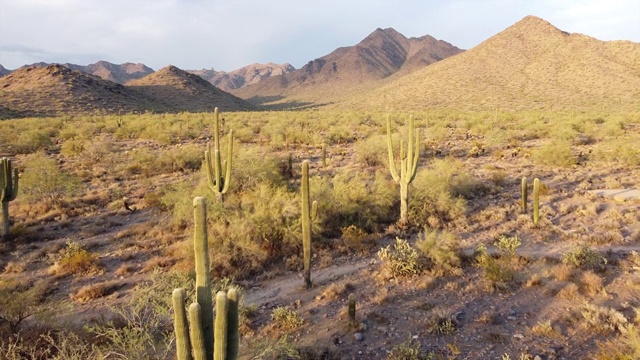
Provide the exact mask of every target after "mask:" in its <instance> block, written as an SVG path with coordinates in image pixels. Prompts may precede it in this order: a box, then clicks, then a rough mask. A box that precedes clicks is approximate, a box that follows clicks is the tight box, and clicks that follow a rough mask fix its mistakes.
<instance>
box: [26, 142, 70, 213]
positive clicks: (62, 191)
mask: <svg viewBox="0 0 640 360" xmlns="http://www.w3.org/2000/svg"><path fill="white" fill-rule="evenodd" d="M23 164H24V167H25V169H24V174H22V176H21V177H20V193H21V196H23V197H24V198H25V199H26V200H27V201H43V200H44V201H49V202H50V203H52V204H59V203H60V201H61V200H62V199H64V198H65V197H69V196H72V195H74V194H76V193H77V192H78V191H79V190H80V189H81V187H82V186H81V182H80V179H79V178H78V177H77V176H75V175H74V174H71V173H69V172H66V171H64V170H63V169H61V168H60V167H59V166H58V163H57V162H56V161H55V160H54V159H52V158H50V157H48V156H47V155H46V154H44V153H36V154H31V155H28V156H27V157H26V158H25V159H24V162H23Z"/></svg>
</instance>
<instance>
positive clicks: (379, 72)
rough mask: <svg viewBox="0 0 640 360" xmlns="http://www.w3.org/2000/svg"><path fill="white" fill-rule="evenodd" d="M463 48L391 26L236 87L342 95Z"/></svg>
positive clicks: (257, 93)
mask: <svg viewBox="0 0 640 360" xmlns="http://www.w3.org/2000/svg"><path fill="white" fill-rule="evenodd" d="M462 51H463V50H460V49H458V48H457V47H455V46H453V45H451V44H449V43H447V42H444V41H441V40H436V39H434V38H433V37H431V36H423V37H419V38H406V37H405V36H404V35H402V34H400V33H399V32H397V31H396V30H394V29H392V28H387V29H380V28H379V29H376V30H375V31H374V32H373V33H371V34H370V35H369V36H367V37H366V38H365V39H363V40H362V41H361V42H360V43H358V44H357V45H354V46H349V47H342V48H338V49H336V50H335V51H333V52H331V53H330V54H328V55H325V56H323V57H321V58H318V59H315V60H313V61H310V62H309V63H307V64H306V65H305V66H303V67H302V68H301V69H299V70H295V71H292V72H290V73H288V74H283V75H280V76H275V77H270V78H267V79H264V80H262V81H259V82H257V83H256V84H254V85H251V86H246V87H243V88H240V89H238V90H232V91H231V92H232V93H233V94H235V95H238V96H240V97H242V98H245V99H249V98H254V99H255V98H264V97H269V98H273V97H286V96H289V95H295V96H302V97H304V95H309V96H311V97H316V98H325V99H326V98H339V97H342V96H344V94H345V92H347V91H348V90H349V89H352V88H356V87H358V86H360V85H363V84H365V85H366V84H370V83H371V82H372V81H376V80H380V79H384V78H387V77H390V76H391V75H394V74H396V73H400V74H401V73H408V72H411V71H414V70H415V69H418V68H421V67H424V66H427V65H429V64H432V63H435V62H437V61H440V60H442V59H445V58H447V57H450V56H453V55H456V54H459V53H461V52H462Z"/></svg>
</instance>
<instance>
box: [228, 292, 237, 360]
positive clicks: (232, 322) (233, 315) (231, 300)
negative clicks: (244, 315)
mask: <svg viewBox="0 0 640 360" xmlns="http://www.w3.org/2000/svg"><path fill="white" fill-rule="evenodd" d="M238 302H239V298H238V292H237V291H236V289H234V288H231V289H229V291H227V359H237V358H238V353H239V351H240V322H239V319H240V316H239V314H238Z"/></svg>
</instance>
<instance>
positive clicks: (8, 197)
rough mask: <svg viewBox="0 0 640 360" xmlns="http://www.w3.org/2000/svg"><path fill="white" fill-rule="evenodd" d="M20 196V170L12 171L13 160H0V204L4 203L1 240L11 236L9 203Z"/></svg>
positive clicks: (0, 231) (0, 229)
mask: <svg viewBox="0 0 640 360" xmlns="http://www.w3.org/2000/svg"><path fill="white" fill-rule="evenodd" d="M17 195H18V169H17V168H16V169H14V170H13V171H11V160H9V159H7V158H2V159H0V202H2V224H1V227H0V238H1V239H6V238H7V237H8V236H9V202H10V201H13V200H15V198H16V196H17Z"/></svg>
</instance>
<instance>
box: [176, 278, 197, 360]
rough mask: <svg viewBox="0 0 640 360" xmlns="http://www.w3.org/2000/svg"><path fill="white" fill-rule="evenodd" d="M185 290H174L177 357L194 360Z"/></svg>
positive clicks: (180, 359)
mask: <svg viewBox="0 0 640 360" xmlns="http://www.w3.org/2000/svg"><path fill="white" fill-rule="evenodd" d="M185 297H186V294H185V291H184V289H175V290H173V295H172V297H171V299H172V302H173V316H174V317H173V329H174V332H175V334H176V356H177V358H178V360H192V357H191V341H190V340H189V323H188V322H187V312H186V311H185V307H184V303H185Z"/></svg>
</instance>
